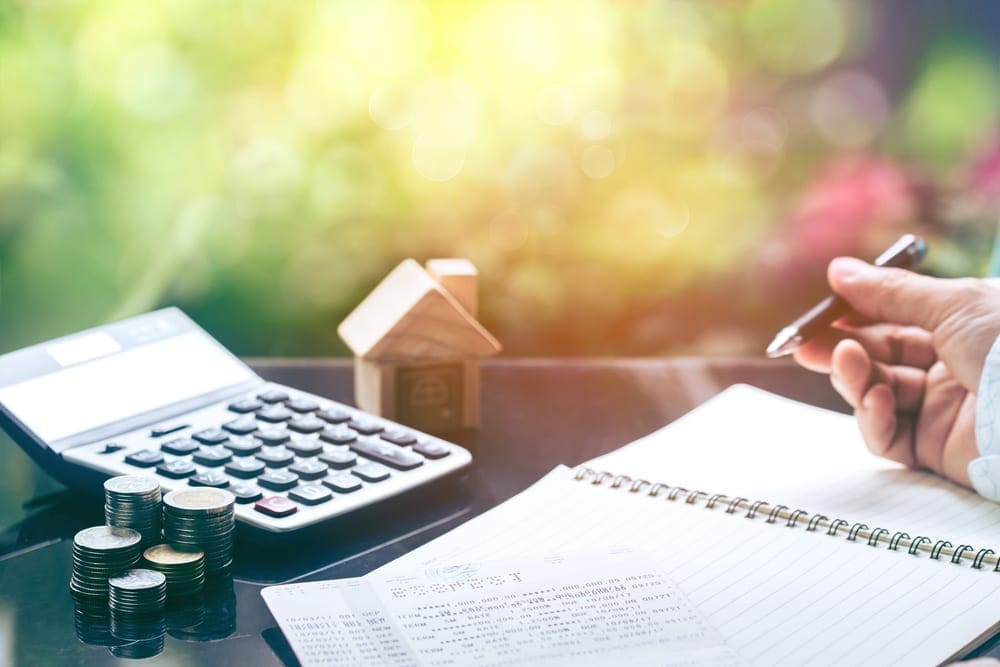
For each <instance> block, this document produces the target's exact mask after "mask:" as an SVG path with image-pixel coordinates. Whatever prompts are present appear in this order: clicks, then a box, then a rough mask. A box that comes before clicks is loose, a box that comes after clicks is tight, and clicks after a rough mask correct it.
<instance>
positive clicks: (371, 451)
mask: <svg viewBox="0 0 1000 667" xmlns="http://www.w3.org/2000/svg"><path fill="white" fill-rule="evenodd" d="M351 449H353V450H354V451H355V452H357V453H358V454H361V455H362V456H366V457H368V458H370V459H375V460H376V461H378V462H379V463H384V464H386V465H387V466H391V467H393V468H395V469H396V470H412V469H414V468H417V467H419V466H420V465H421V464H422V463H423V462H424V459H423V457H422V456H418V455H417V454H414V453H413V452H411V451H410V450H408V449H403V448H402V447H397V446H396V445H390V444H389V443H387V442H380V441H378V440H368V439H366V438H362V439H360V440H358V441H357V442H354V443H351ZM369 481H372V480H369Z"/></svg>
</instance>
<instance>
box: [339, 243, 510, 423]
mask: <svg viewBox="0 0 1000 667" xmlns="http://www.w3.org/2000/svg"><path fill="white" fill-rule="evenodd" d="M476 282H477V275H476V268H475V267H474V266H473V265H472V263H471V262H469V261H468V260H465V259H433V260H430V261H428V262H427V264H426V266H421V265H420V264H418V263H417V262H416V261H414V260H412V259H407V260H405V261H404V262H403V263H402V264H400V265H399V266H397V267H396V268H395V269H393V271H392V272H391V273H390V274H389V275H388V276H386V277H385V279H384V280H383V281H382V282H381V283H380V284H379V285H378V286H377V287H376V288H375V290H374V291H372V293H371V294H369V295H368V297H366V298H365V300H364V301H362V302H361V304H360V305H358V307H357V308H355V309H354V311H353V312H351V314H350V315H348V316H347V318H346V319H345V320H344V321H343V322H342V323H341V324H340V327H339V328H338V329H337V331H338V333H339V334H340V337H341V338H343V340H344V342H345V343H347V346H348V347H350V348H351V350H352V351H353V352H354V355H355V366H354V398H355V402H356V403H357V405H358V407H360V408H361V409H362V410H366V411H368V412H372V413H375V414H377V415H381V416H383V417H386V418H388V419H392V420H394V421H397V422H400V423H401V424H406V425H408V426H413V427H414V428H418V429H421V430H424V431H442V430H449V429H455V428H466V427H474V426H478V424H479V359H480V358H482V357H487V356H491V355H494V354H496V353H498V352H499V351H500V349H501V346H500V343H499V342H498V341H497V340H496V338H494V337H493V336H492V335H491V334H490V332H488V331H487V330H486V329H485V328H484V327H483V326H482V325H481V324H480V323H479V322H478V321H477V320H476V308H477V284H476Z"/></svg>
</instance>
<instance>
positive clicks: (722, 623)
mask: <svg viewBox="0 0 1000 667" xmlns="http://www.w3.org/2000/svg"><path fill="white" fill-rule="evenodd" d="M724 494H725V495H724ZM609 548H629V549H641V550H644V551H645V552H647V553H652V554H654V555H655V558H656V559H657V562H658V563H659V565H660V566H661V567H662V568H663V570H664V571H665V572H666V574H667V575H668V576H669V577H670V578H671V579H672V580H673V581H675V582H677V585H678V587H679V589H680V590H681V591H682V592H683V593H684V595H686V596H687V598H688V599H690V601H691V602H692V603H693V604H694V605H695V607H696V608H697V609H698V610H699V612H700V613H701V614H703V615H704V617H705V619H706V621H707V623H709V624H710V625H711V626H713V627H714V628H715V630H717V631H718V633H719V635H720V636H721V637H722V638H723V640H724V642H725V644H726V645H727V646H728V647H729V648H731V649H732V650H733V651H735V652H736V653H737V654H738V655H739V656H740V657H741V659H743V660H746V661H747V662H748V663H750V664H759V665H782V664H787V665H802V664H880V665H881V664H896V663H908V664H916V665H923V664H937V663H940V662H943V661H946V660H948V659H950V658H953V657H956V656H959V655H962V654H963V653H964V652H966V651H968V650H970V649H971V648H972V647H974V646H976V645H978V644H979V643H980V642H982V641H983V640H985V639H986V638H988V637H989V636H990V635H991V634H992V633H993V632H994V630H995V629H996V628H997V625H998V624H997V621H998V620H1000V571H998V570H1000V565H998V558H997V552H998V551H1000V506H997V505H995V504H993V503H990V502H987V501H984V500H981V499H979V498H978V497H977V496H975V495H974V494H972V493H971V492H968V491H966V490H964V489H961V488H958V487H956V486H955V485H952V484H950V483H948V482H946V481H944V480H940V479H938V478H936V477H934V476H931V475H928V474H925V473H921V472H918V471H911V470H905V469H903V468H901V467H899V466H897V465H894V464H892V463H889V462H886V461H883V460H881V459H878V458H875V457H873V456H871V455H870V454H868V453H867V451H866V450H865V448H864V445H863V443H862V441H861V438H860V436H859V435H858V433H857V431H856V428H855V426H854V422H853V420H852V419H851V418H850V417H847V416H845V415H840V414H837V413H832V412H828V411H825V410H820V409H817V408H814V407H810V406H806V405H804V404H801V403H797V402H794V401H790V400H788V399H784V398H781V397H778V396H774V395H772V394H768V393H767V392H764V391H762V390H759V389H755V388H751V387H746V386H736V387H733V388H730V389H728V390H726V391H725V392H723V393H722V394H720V395H719V396H717V397H716V398H714V399H712V400H711V401H709V402H707V403H706V404H704V405H703V406H701V407H699V408H698V409H696V410H694V411H693V412H691V413H689V414H688V415H686V416H685V417H683V418H681V419H680V420H678V421H677V422H675V423H674V424H671V425H670V426H668V427H666V428H664V429H662V430H660V431H657V432H656V433H653V434H651V435H650V436H647V437H645V438H643V439H641V440H638V441H636V442H634V443H632V444H630V445H628V446H626V447H623V448H622V449H620V450H618V451H616V452H613V453H611V454H609V455H606V456H603V457H600V458H598V459H594V460H592V461H589V462H587V463H586V464H584V465H582V466H580V467H578V468H576V469H573V470H571V469H569V468H565V467H559V468H557V469H555V470H553V471H552V472H551V473H549V474H548V475H547V476H546V477H544V478H543V479H542V480H540V481H539V482H537V483H536V484H535V485H533V486H532V487H530V488H529V489H527V490H526V491H524V492H522V493H521V494H519V495H517V496H515V497H514V498H512V499H511V500H509V501H507V502H506V503H504V504H502V505H500V506H499V507H497V508H495V509H493V510H491V511H489V512H487V513H485V514H483V515H481V516H479V517H477V518H476V519H473V520H471V521H469V522H468V523H466V524H464V525H463V526H460V527H459V528H457V529H455V530H454V531H452V532H450V533H448V534H447V535H444V536H442V537H441V538H438V539H437V540H434V541H433V542H431V543H429V544H427V545H424V546H423V547H421V548H419V549H417V550H415V551H413V552H411V553H410V554H407V555H406V556H404V557H402V558H400V559H398V560H396V561H394V562H392V563H390V564H388V565H386V566H385V567H384V568H382V569H381V570H380V574H382V575H385V574H393V573H404V572H407V571H412V570H414V569H418V568H427V567H442V566H446V565H447V564H450V563H469V562H476V561H482V562H488V561H491V560H496V559H509V558H517V557H543V556H544V555H545V554H549V553H567V552H582V553H594V552H597V551H600V550H607V549H609Z"/></svg>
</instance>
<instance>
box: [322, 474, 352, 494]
mask: <svg viewBox="0 0 1000 667" xmlns="http://www.w3.org/2000/svg"><path fill="white" fill-rule="evenodd" d="M323 486H325V487H326V488H328V489H333V490H334V491H336V492H337V493H350V492H351V491H357V490H358V489H360V488H361V482H359V481H358V478H357V477H354V476H353V475H351V474H349V473H346V472H341V473H337V474H336V475H331V476H329V477H327V478H326V479H324V480H323Z"/></svg>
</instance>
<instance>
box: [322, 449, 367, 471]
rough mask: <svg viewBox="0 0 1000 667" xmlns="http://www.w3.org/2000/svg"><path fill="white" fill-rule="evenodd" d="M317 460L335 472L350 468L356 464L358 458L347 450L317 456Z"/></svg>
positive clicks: (336, 450) (337, 450)
mask: <svg viewBox="0 0 1000 667" xmlns="http://www.w3.org/2000/svg"><path fill="white" fill-rule="evenodd" d="M319 460H320V461H322V462H323V463H325V464H327V465H328V466H330V467H331V468H335V469H336V470H344V469H346V468H350V467H351V466H352V465H354V464H355V463H357V462H358V457H357V456H355V455H354V452H351V451H349V450H347V449H335V450H333V451H332V452H325V453H323V454H320V455H319Z"/></svg>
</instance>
